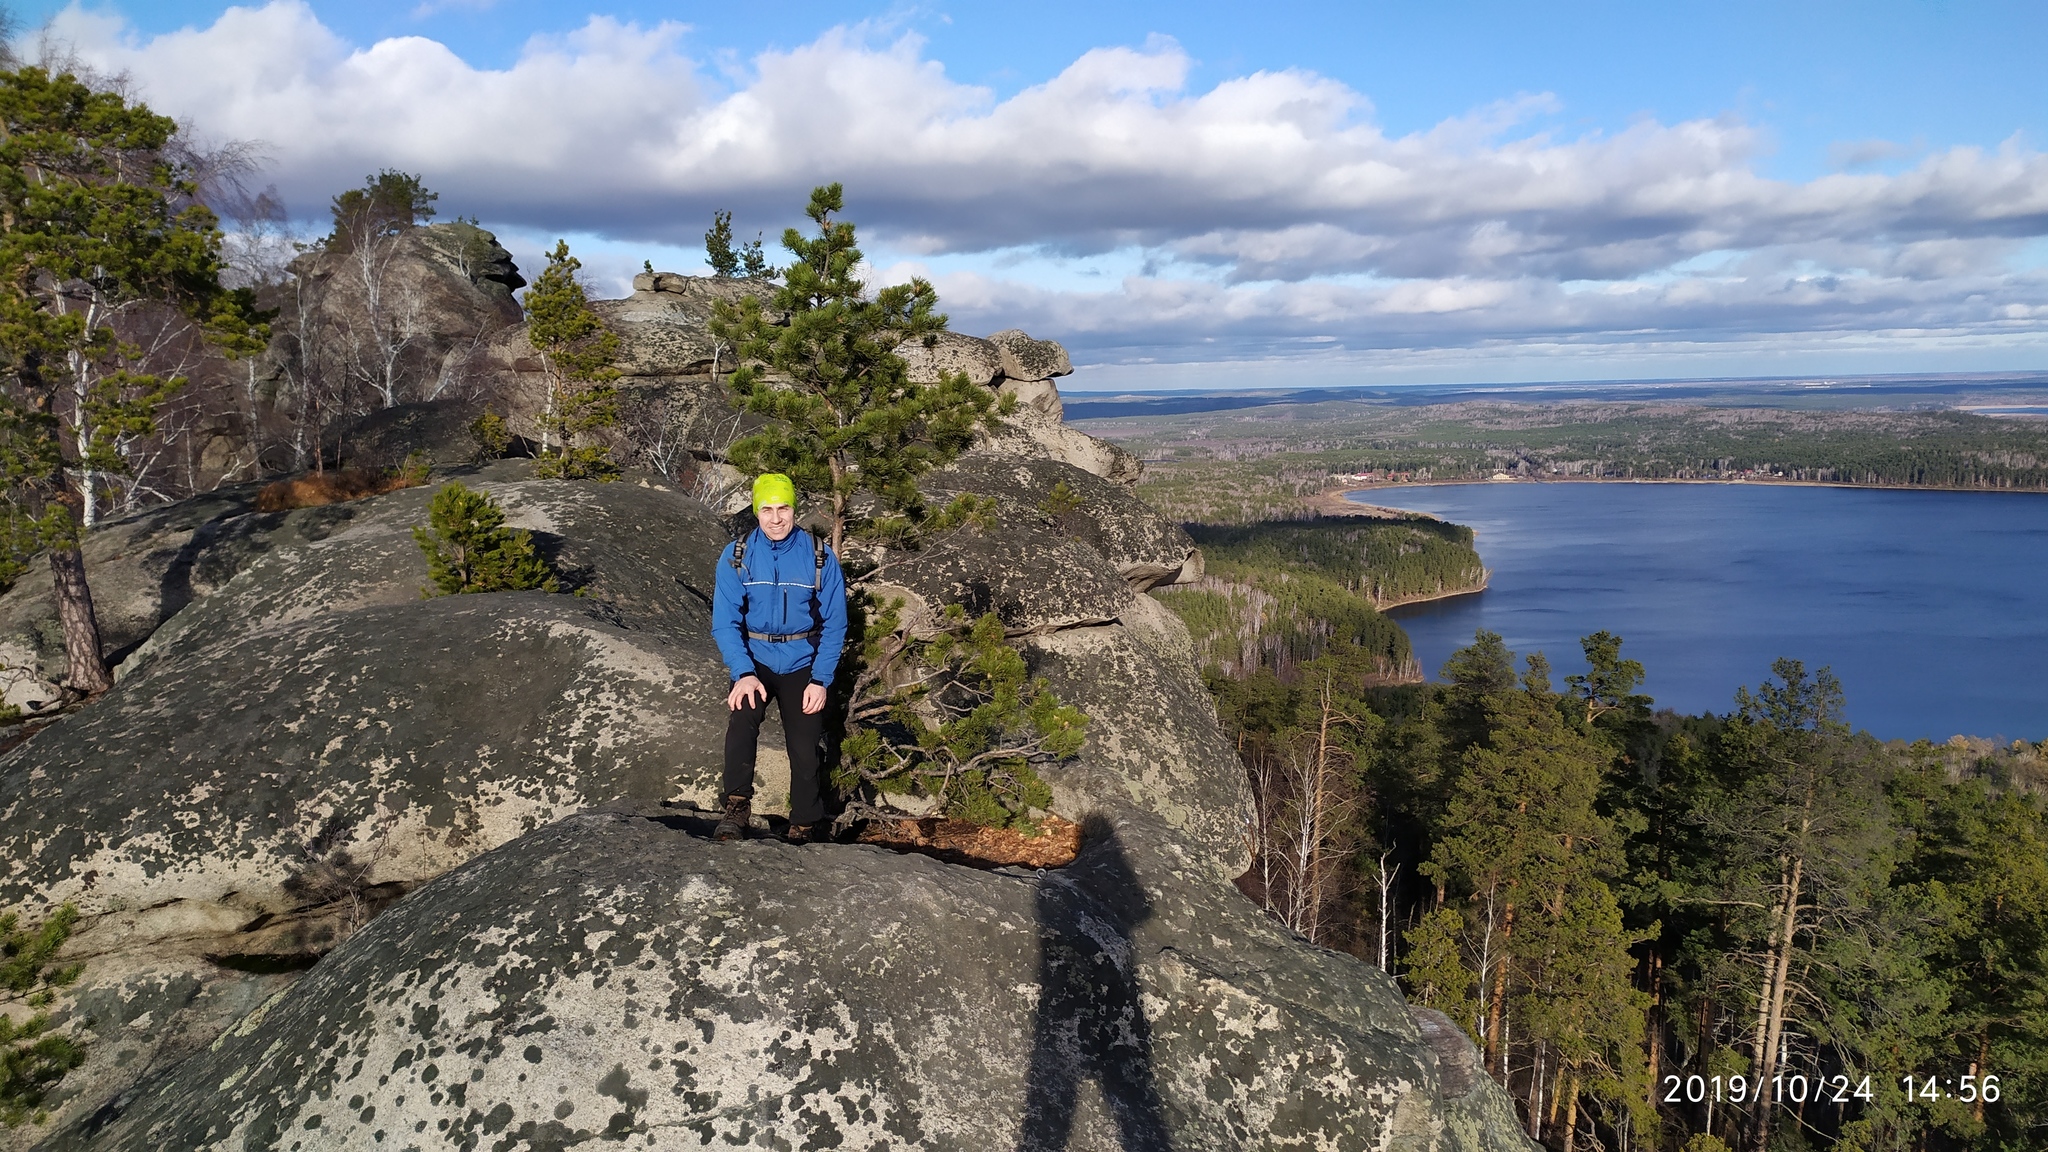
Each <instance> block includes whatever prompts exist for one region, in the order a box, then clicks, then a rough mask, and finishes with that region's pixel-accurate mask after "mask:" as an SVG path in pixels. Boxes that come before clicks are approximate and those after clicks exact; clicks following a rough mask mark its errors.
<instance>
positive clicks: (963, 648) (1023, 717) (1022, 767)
mask: <svg viewBox="0 0 2048 1152" xmlns="http://www.w3.org/2000/svg"><path fill="white" fill-rule="evenodd" d="M860 607H861V611H860V612H859V613H858V615H857V618H856V619H857V622H858V624H859V625H860V628H859V634H858V635H857V636H856V637H854V638H853V639H854V641H855V644H856V645H857V647H856V648H855V654H856V659H855V660H854V661H852V662H851V663H852V664H853V666H854V668H855V672H854V677H855V684H854V690H853V693H852V697H853V704H852V706H851V708H850V709H849V715H848V723H849V732H848V735H847V737H846V739H845V741H844V742H843V744H842V746H841V749H840V760H839V763H838V764H837V765H836V766H835V768H834V770H833V783H834V784H835V785H837V786H838V787H839V788H841V789H842V790H844V791H846V792H848V793H851V794H855V795H857V796H866V797H869V798H873V797H878V796H886V795H889V794H904V793H909V794H914V795H919V796H923V797H926V798H929V799H930V800H931V801H933V802H934V803H935V804H936V805H937V806H938V808H939V809H940V810H941V811H943V812H945V813H946V814H947V815H950V816H953V817H956V818H959V819H964V820H972V821H974V822H976V823H980V824H989V825H994V826H997V827H1009V828H1018V829H1021V830H1024V831H1032V830H1034V829H1035V826H1036V824H1035V817H1034V816H1033V813H1034V811H1041V810H1043V809H1045V808H1047V807H1048V806H1050V805H1051V803H1052V790H1051V788H1050V787H1048V786H1047V784H1046V783H1045V781H1044V780H1043V779H1042V778H1040V776H1039V775H1038V772H1037V767H1036V766H1037V765H1041V764H1047V763H1053V762H1057V761H1061V760H1067V759H1071V758H1073V757H1075V756H1078V755H1079V754H1080V752H1081V746H1082V744H1083V743H1084V742H1085V741H1086V739H1087V728H1088V717H1087V716H1085V715H1083V714H1082V713H1081V712H1080V711H1079V710H1078V709H1076V708H1074V707H1072V706H1070V705H1066V704H1062V703H1061V702H1060V700H1059V697H1058V696H1057V695H1055V694H1054V693H1053V691H1052V689H1051V687H1050V686H1048V685H1047V684H1046V682H1045V680H1044V679H1043V678H1033V677H1032V676H1031V675H1030V672H1029V669H1027V668H1026V666H1025V664H1024V658H1023V656H1022V655H1021V654H1019V653H1018V651H1017V650H1016V649H1015V648H1014V647H1012V646H1011V645H1010V644H1009V642H1008V641H1007V639H1006V638H1005V636H1004V633H1003V625H1002V621H1001V620H999V619H997V618H996V616H995V615H994V614H993V613H990V614H988V615H986V616H983V617H981V618H980V619H979V620H975V621H973V622H972V623H971V624H970V623H969V622H968V620H967V614H966V612H965V610H964V609H962V608H960V606H959V605H952V606H950V607H949V608H948V610H947V613H946V616H945V619H944V620H943V621H942V625H943V627H942V629H941V630H940V631H939V632H938V634H937V635H935V636H933V637H931V638H929V639H916V638H913V637H911V636H909V635H908V634H907V632H906V630H905V629H904V627H903V621H902V616H901V613H902V602H901V601H891V602H888V603H883V604H877V603H873V602H872V601H864V602H863V604H862V605H861V606H860Z"/></svg>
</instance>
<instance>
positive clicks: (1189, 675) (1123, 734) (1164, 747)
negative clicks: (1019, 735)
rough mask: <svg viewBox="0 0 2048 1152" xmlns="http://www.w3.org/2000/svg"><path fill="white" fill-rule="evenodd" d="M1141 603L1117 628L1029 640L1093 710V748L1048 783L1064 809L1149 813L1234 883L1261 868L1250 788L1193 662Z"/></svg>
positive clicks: (1073, 700)
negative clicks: (1178, 652) (1254, 856)
mask: <svg viewBox="0 0 2048 1152" xmlns="http://www.w3.org/2000/svg"><path fill="white" fill-rule="evenodd" d="M1157 607H1158V606H1157V605H1155V604H1153V603H1152V602H1151V601H1150V600H1149V599H1148V598H1146V597H1142V596H1133V597H1131V601H1130V603H1129V604H1128V605H1127V606H1126V608H1125V611H1124V615H1125V618H1126V619H1127V620H1128V621H1129V623H1125V622H1124V621H1117V622H1115V623H1111V624H1104V625H1097V626H1095V627H1089V628H1070V629H1066V630H1063V631H1060V632H1055V633H1051V634H1049V635H1045V636H1036V637H1032V638H1030V639H1028V640H1027V641H1025V643H1024V645H1023V647H1024V653H1025V660H1026V662H1027V664H1028V665H1029V666H1030V669H1031V674H1032V675H1033V676H1043V677H1045V678H1046V680H1047V681H1048V682H1049V683H1050V685H1051V686H1052V689H1053V691H1054V692H1056V693H1058V694H1059V698H1060V700H1061V701H1062V702H1063V703H1067V704H1072V705H1074V706H1076V707H1078V708H1080V709H1081V711H1083V712H1085V713H1087V714H1088V743H1087V744H1086V746H1084V747H1083V748H1082V750H1081V755H1080V756H1079V757H1078V758H1077V759H1075V760H1073V761H1070V762H1068V763H1064V764H1055V765H1050V766H1048V767H1046V768H1044V769H1043V770H1041V772H1040V775H1041V776H1042V777H1044V779H1045V781H1046V783H1048V784H1050V785H1052V789H1053V807H1054V810H1056V811H1059V812H1072V813H1088V812H1118V813H1122V812H1142V813H1145V814H1146V815H1147V816H1149V817H1153V818H1156V819H1157V820H1158V821H1159V822H1160V823H1161V824H1162V825H1164V826H1165V827H1166V828H1168V829H1171V830H1172V833H1173V835H1174V836H1175V837H1176V838H1177V840H1178V841H1179V842H1180V843H1182V844H1184V845H1186V846H1188V848H1189V850H1190V856H1189V859H1190V861H1191V863H1190V864H1189V865H1188V866H1187V867H1188V869H1189V870H1191V871H1192V870H1199V871H1200V872H1201V873H1203V874H1204V875H1205V876H1206V877H1207V878H1208V879H1209V881H1210V882H1211V883H1216V884H1228V883H1230V882H1231V880H1233V879H1235V878H1236V877H1238V876H1242V875H1243V874H1244V872H1245V870H1246V869H1247V868H1250V867H1251V863H1252V861H1251V853H1250V842H1249V841H1248V840H1247V838H1246V835H1245V830H1246V829H1247V828H1248V827H1250V825H1251V819H1252V801H1251V792H1250V789H1249V787H1248V785H1247V784H1246V782H1245V776H1244V772H1243V771H1242V770H1239V771H1236V772H1231V771H1221V770H1219V769H1224V768H1227V767H1230V766H1233V765H1234V764H1235V763H1236V761H1237V750H1236V749H1235V748H1233V747H1231V745H1230V742H1229V741H1228V740H1226V739H1225V738H1224V736H1223V732H1222V730H1221V729H1220V728H1218V727H1217V724H1216V713H1215V711H1214V709H1213V707H1212V706H1211V705H1210V703H1209V701H1208V694H1207V692H1205V691H1204V690H1203V688H1202V681H1201V677H1200V676H1199V675H1198V674H1197V673H1196V671H1195V668H1194V665H1192V664H1190V663H1183V662H1180V661H1177V660H1175V659H1173V658H1172V656H1171V655H1170V653H1168V652H1165V651H1162V645H1161V644H1160V643H1159V641H1158V640H1157V639H1156V631H1154V630H1155V629H1157V628H1158V625H1157V624H1156V623H1155V622H1154V621H1153V620H1148V619H1147V618H1146V616H1147V612H1146V609H1156V608H1157Z"/></svg>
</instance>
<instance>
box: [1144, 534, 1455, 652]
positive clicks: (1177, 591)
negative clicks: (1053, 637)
mask: <svg viewBox="0 0 2048 1152" xmlns="http://www.w3.org/2000/svg"><path fill="white" fill-rule="evenodd" d="M1186 527H1187V529H1188V532H1189V533H1190V534H1191V535H1192V536H1193V537H1194V538H1195V542H1196V543H1197V544H1200V545H1201V546H1202V555H1203V565H1204V570H1205V574H1204V575H1203V577H1202V578H1201V580H1200V581H1198V582H1196V583H1194V584H1190V585H1181V586H1177V587H1172V588H1168V589H1163V590H1161V591H1160V593H1159V594H1160V595H1161V596H1162V597H1163V598H1165V600H1166V602H1167V603H1168V604H1169V605H1170V606H1172V608H1173V610H1174V611H1175V612H1177V613H1178V614H1179V615H1180V617H1181V619H1182V620H1183V621H1184V622H1186V624H1187V625H1188V630H1189V632H1190V633H1191V634H1192V635H1193V637H1194V641H1195V647H1196V651H1197V652H1198V653H1199V654H1200V656H1201V658H1202V659H1203V660H1204V661H1205V662H1206V663H1207V664H1208V665H1209V666H1210V667H1211V668H1212V670H1213V672H1214V674H1216V675H1221V676H1226V677H1230V676H1238V677H1242V676H1249V675H1252V674H1253V673H1255V672H1258V671H1262V670H1263V671H1266V672H1268V673H1271V674H1273V675H1277V676H1281V677H1291V676H1292V675H1293V674H1294V672H1295V670H1296V669H1297V668H1299V667H1300V666H1301V665H1302V664H1305V663H1308V662H1312V661H1317V660H1334V661H1337V662H1339V663H1341V664H1343V665H1344V666H1345V667H1347V668H1350V669H1353V670H1354V671H1355V676H1354V678H1355V679H1356V680H1357V681H1358V682H1359V683H1361V684H1363V683H1397V682H1401V681H1408V680H1419V679H1421V678H1422V674H1421V669H1420V668H1419V667H1417V666H1416V664H1415V659H1414V656H1413V655H1412V654H1411V652H1410V651H1409V647H1408V635H1407V633H1405V632H1403V631H1402V630H1401V627H1400V625H1398V624H1395V623H1394V622H1393V621H1392V620H1389V619H1388V618H1386V617H1385V616H1382V615H1380V612H1379V609H1381V608H1383V607H1389V606H1391V605H1394V604H1400V603H1406V602H1408V601H1412V600H1419V599H1428V598H1431V597H1435V596H1440V595H1444V594H1446V593H1453V594H1455V593H1457V592H1461V591H1471V590H1475V589H1478V588H1480V587H1483V586H1484V584H1485V582H1486V570H1485V569H1484V568H1483V567H1482V566H1481V565H1480V563H1479V554H1478V553H1477V552H1475V551H1473V548H1472V530H1471V529H1470V528H1466V527H1464V526H1463V525H1458V524H1446V523H1444V522H1443V521H1441V520H1436V519H1433V518H1431V517H1428V516H1420V515H1413V516H1408V517H1405V518H1403V519H1399V520H1391V521H1390V520H1372V519H1365V518H1362V517H1359V518H1345V519H1331V520H1319V521H1311V522H1305V523H1289V522H1279V523H1264V524H1255V525H1248V526H1241V527H1218V526H1210V525H1203V524H1189V525H1187V526H1186Z"/></svg>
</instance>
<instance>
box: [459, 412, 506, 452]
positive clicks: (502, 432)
mask: <svg viewBox="0 0 2048 1152" xmlns="http://www.w3.org/2000/svg"><path fill="white" fill-rule="evenodd" d="M469 438H470V440H471V441H472V442H473V443H475V445H476V455H475V457H474V459H475V460H476V462H477V463H479V464H482V463H486V462H488V461H492V460H501V459H503V458H504V456H505V450H506V449H508V448H510V447H511V446H512V426H511V425H509V424H507V423H506V422H505V418H504V417H503V416H500V415H498V414H497V413H496V412H486V413H484V414H483V415H481V416H479V417H477V418H476V419H474V420H472V421H470V423H469Z"/></svg>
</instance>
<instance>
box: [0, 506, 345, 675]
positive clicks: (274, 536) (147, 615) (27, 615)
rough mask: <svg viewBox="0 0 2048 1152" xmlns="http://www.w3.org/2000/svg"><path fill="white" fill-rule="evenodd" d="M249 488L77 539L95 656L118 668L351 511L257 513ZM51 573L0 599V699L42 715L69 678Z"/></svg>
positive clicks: (40, 571) (40, 573) (38, 568)
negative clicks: (155, 636) (199, 605)
mask: <svg viewBox="0 0 2048 1152" xmlns="http://www.w3.org/2000/svg"><path fill="white" fill-rule="evenodd" d="M255 506H256V486H255V485H245V486H242V487H238V488H224V489H221V490H219V491H215V492H209V493H206V494H204V495H201V496H195V497H193V498H192V499H190V500H185V501H181V502H179V503H177V504H170V505H166V506H164V507H161V508H152V509H150V510H148V511H145V512H139V513H137V514H135V515H133V516H128V517H123V518H121V519H118V520H114V521H112V522H111V523H108V524H104V525H102V526H100V527H98V528H95V529H94V530H93V531H92V532H91V533H89V534H88V535H87V536H86V538H85V541H84V545H83V547H84V551H85V567H86V571H87V572H88V573H89V574H90V576H91V579H92V594H93V610H94V615H95V616H96V617H97V618H98V620H99V625H100V644H101V649H102V651H103V652H104V654H105V655H106V657H107V659H108V660H109V661H115V662H118V661H120V660H123V659H125V658H126V657H127V656H128V654H129V653H131V652H133V651H134V650H135V648H136V647H137V646H138V645H140V644H141V643H142V642H143V641H144V640H147V639H148V638H149V637H150V635H151V634H152V633H154V632H155V631H156V630H157V628H158V627H160V626H161V625H162V624H163V623H164V621H166V620H169V619H170V618H171V617H172V616H174V615H176V614H177V613H178V612H179V611H180V610H182V609H183V608H184V607H185V606H186V605H187V604H190V603H192V602H193V601H194V600H198V599H202V598H204V597H205V596H207V595H209V594H211V593H213V592H214V591H216V590H218V589H219V588H220V587H221V586H222V585H224V584H226V583H227V581H228V580H229V579H230V578H232V577H233V576H234V575H235V574H236V573H237V572H240V571H241V570H242V569H243V568H244V567H246V566H247V565H248V564H250V563H251V562H253V561H254V560H255V559H256V558H257V557H259V556H262V555H264V554H265V553H267V552H269V551H271V550H272V549H273V548H281V547H293V546H296V545H299V544H305V543H309V542H311V541H314V540H320V539H323V538H325V537H326V536H328V535H330V534H332V533H333V532H335V531H336V530H337V529H339V528H340V527H341V526H342V525H345V524H347V523H348V521H349V519H350V517H352V516H353V515H354V514H355V507H354V506H353V505H345V504H338V505H328V506H326V507H320V508H302V509H298V510H295V511H291V512H274V513H259V512H256V511H255ZM70 666H71V661H70V657H69V656H68V655H67V654H66V653H65V651H64V633H63V628H62V626H61V625H60V624H59V623H58V620H57V603H56V599H55V596H54V594H53V592H52V589H51V581H50V570H49V567H48V566H47V565H46V564H44V563H43V562H42V559H41V558H40V557H38V558H37V559H36V561H35V562H34V563H32V564H31V565H30V566H29V570H28V571H27V572H26V573H24V574H23V575H22V577H21V579H19V580H17V581H15V584H14V586H13V587H12V588H9V589H8V590H7V591H6V593H5V594H4V595H0V701H4V702H5V703H7V704H10V705H13V706H14V707H16V708H20V709H21V710H23V711H24V712H28V713H31V714H33V713H38V712H47V711H50V710H51V709H53V708H55V707H56V706H57V704H58V702H59V699H60V697H61V692H60V690H59V689H58V685H59V684H60V683H61V682H62V681H63V679H64V676H65V674H66V673H67V672H69V670H70Z"/></svg>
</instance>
